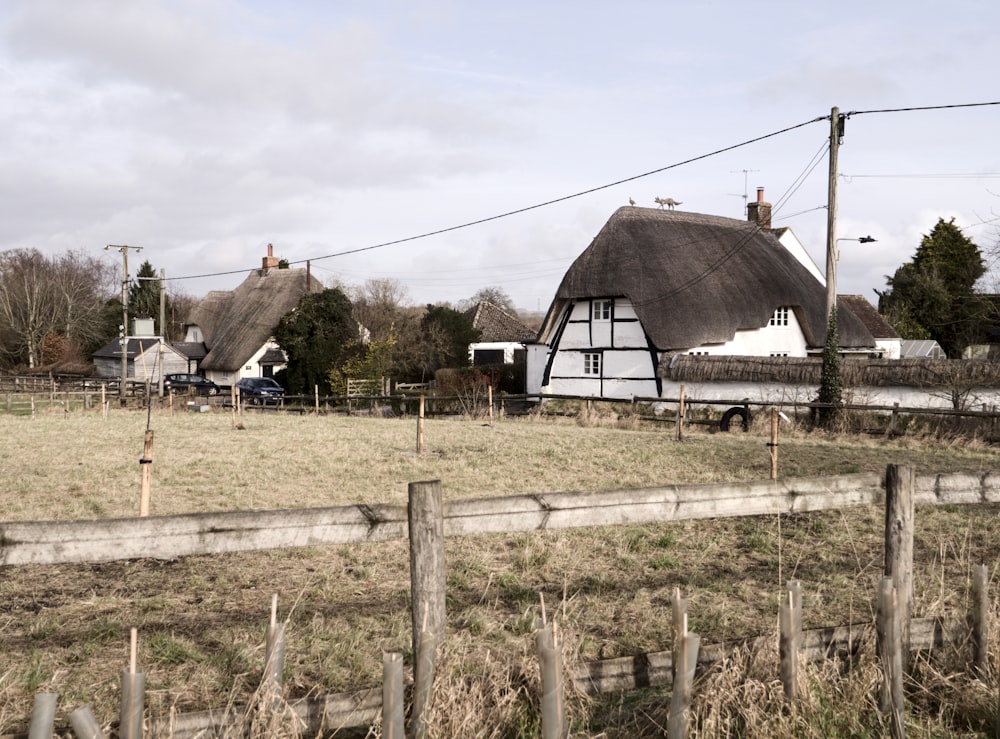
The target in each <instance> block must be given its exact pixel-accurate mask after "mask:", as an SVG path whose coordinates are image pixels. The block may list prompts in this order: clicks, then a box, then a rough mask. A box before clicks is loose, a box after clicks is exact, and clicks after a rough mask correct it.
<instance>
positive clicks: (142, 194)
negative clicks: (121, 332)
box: [0, 0, 1000, 311]
mask: <svg viewBox="0 0 1000 739" xmlns="http://www.w3.org/2000/svg"><path fill="white" fill-rule="evenodd" d="M997 28H1000V4H998V3H996V2H995V0H953V1H952V2H949V3H948V4H947V5H945V6H942V5H941V4H940V3H931V2H927V1H926V0H910V1H909V2H906V3H903V2H892V3H888V2H887V3H874V2H856V1H855V0H845V1H844V2H840V3H837V4H836V5H830V4H821V3H815V4H814V3H804V2H801V1H800V0H795V1H794V2H792V1H789V2H760V3H753V4H747V3H745V2H739V3H737V2H730V1H729V0H701V1H700V2H697V3H696V2H679V1H678V0H672V1H671V0H657V1H652V0H651V1H648V2H646V1H643V0H618V1H617V2H614V3H610V2H607V1H606V0H604V1H603V2H593V1H591V0H579V1H578V2H574V3H552V2H548V3H546V2H538V0H535V1H534V2H524V1H523V0H508V1H506V2H501V3H472V2H458V1H457V0H408V2H379V1H378V0H366V1H362V0H341V1H340V2H325V1H321V0H313V1H308V0H285V1H283V2H281V3H274V2H265V1H264V0H128V1H126V0H74V1H73V2H70V1H68V0H5V1H4V2H3V3H2V4H0V141H3V145H2V146H0V157H2V161H0V204H2V205H0V208H2V211H0V212H2V217H0V251H5V250H8V249H21V248H35V249H38V250H40V251H42V252H43V253H46V254H58V253H62V252H66V251H69V250H73V251H81V252H84V253H87V254H92V255H97V256H100V258H102V259H106V260H108V263H109V264H113V265H115V267H116V268H117V269H119V270H120V269H121V254H120V253H118V252H116V251H114V250H104V246H105V245H107V244H113V245H122V244H126V245H130V246H140V247H142V252H141V253H138V254H134V253H133V254H130V256H129V259H130V263H129V266H130V272H131V274H132V275H134V274H135V270H136V268H137V267H138V265H139V263H140V262H141V261H142V260H148V261H149V262H150V263H151V264H152V265H153V267H154V268H155V269H157V270H160V269H163V270H164V271H165V274H166V277H167V281H168V289H169V290H170V291H171V292H177V293H184V294H187V295H190V296H193V297H200V296H202V295H204V294H206V293H207V292H208V291H210V290H228V289H232V288H234V287H236V285H238V284H239V283H240V282H241V281H242V280H243V279H244V277H245V276H246V273H247V272H248V271H249V270H250V269H253V268H255V267H259V266H260V263H261V258H262V257H263V256H264V255H265V254H266V250H267V245H268V244H273V247H274V254H275V255H276V256H278V257H280V258H283V259H287V260H288V261H289V262H291V263H293V265H295V266H304V265H305V262H306V260H309V264H310V269H311V270H312V273H313V274H314V275H316V276H317V277H319V278H320V279H321V280H323V282H324V283H325V284H327V285H330V286H332V285H338V284H339V285H344V286H356V285H361V284H362V283H364V282H365V281H366V280H369V279H391V280H396V281H398V283H400V285H401V286H402V287H403V288H404V289H405V299H406V300H407V301H408V302H410V303H412V304H415V305H419V304H424V303H431V302H434V303H436V302H440V301H449V302H452V303H454V302H457V301H460V300H462V299H465V298H469V297H471V296H472V295H473V294H475V293H476V292H477V291H478V290H480V289H482V288H487V287H500V288H501V289H502V290H504V291H505V292H506V293H507V294H508V295H509V296H510V297H511V298H512V300H513V302H514V304H515V305H516V306H517V307H518V308H520V309H522V310H524V311H545V310H546V309H547V307H548V305H549V303H550V302H551V300H552V298H553V296H554V294H555V291H556V289H557V287H558V285H559V282H560V280H561V278H562V276H563V274H564V273H565V271H566V269H567V268H568V267H569V265H570V264H571V263H572V261H573V260H574V259H575V258H576V257H577V256H578V255H579V254H580V253H581V252H582V251H583V250H584V249H585V248H586V247H587V246H588V245H589V243H590V241H591V240H592V239H593V237H594V236H595V235H596V234H597V233H598V231H599V230H600V229H601V227H602V226H603V225H604V223H605V222H606V221H607V220H608V219H609V218H610V217H611V215H612V214H613V213H614V211H615V210H616V209H617V208H619V207H621V206H623V205H627V204H628V202H629V199H630V198H631V199H633V200H634V201H635V202H636V203H637V204H638V205H639V206H643V207H651V208H653V207H657V206H656V204H655V203H654V198H656V197H663V198H666V197H671V198H674V199H675V200H677V201H681V202H682V205H680V206H679V208H680V209H682V210H689V211H694V212H699V213H706V214H711V215H720V216H727V217H732V218H744V217H745V216H744V212H745V211H744V206H745V202H746V199H748V198H749V199H751V200H753V199H756V197H757V196H756V192H757V188H758V187H763V188H765V190H764V193H765V194H764V197H765V199H766V200H767V201H768V202H771V203H773V204H774V215H773V223H774V225H775V226H788V227H790V228H791V229H792V230H793V231H794V233H795V234H796V236H797V237H798V238H799V240H800V241H801V242H802V243H803V244H805V246H806V248H807V249H808V251H809V252H810V254H811V255H812V256H813V258H814V259H815V261H816V262H817V263H818V264H819V265H820V266H821V268H823V267H824V265H825V256H824V255H825V245H826V229H827V210H826V203H827V188H828V173H829V165H828V159H827V153H826V148H827V145H828V144H829V139H830V123H829V116H830V113H831V109H832V108H833V107H834V106H836V107H838V108H839V109H840V111H841V112H842V113H848V112H849V113H852V114H851V115H850V116H849V117H848V118H847V119H846V127H845V131H844V138H843V142H842V145H841V147H840V150H839V167H838V178H837V193H838V197H837V199H838V207H837V227H836V234H837V238H839V239H843V241H839V242H838V246H839V250H840V255H841V256H840V261H839V264H838V270H837V278H838V279H837V285H838V292H840V293H853V294H861V295H864V296H866V297H868V298H869V299H870V300H872V302H877V295H876V293H875V291H876V290H884V289H886V276H887V275H892V274H893V273H894V272H895V270H896V268H897V267H899V266H900V265H901V264H902V263H904V262H905V261H907V260H908V259H910V258H911V257H912V256H913V253H914V251H915V249H916V247H917V246H918V245H919V243H920V239H921V237H922V235H924V234H927V233H929V232H930V231H931V229H932V228H933V227H934V225H935V223H937V221H938V219H939V218H944V219H946V220H950V219H952V218H954V219H955V223H956V225H958V226H959V227H961V228H962V229H963V231H964V233H965V234H966V235H967V236H968V237H969V238H971V239H972V240H973V241H974V242H975V243H977V244H978V245H979V246H980V248H981V249H982V250H983V252H984V255H985V256H987V257H988V258H989V259H990V260H992V258H993V252H994V251H995V249H996V247H997V245H998V243H1000V135H998V132H1000V105H975V106H973V105H972V104H979V103H991V102H996V101H1000V85H998V84H997V82H996V77H997V70H998V69H1000V45H997V43H996V41H997V38H996V36H997ZM942 106H953V107H942ZM960 106H965V107H960ZM904 109H906V110H904ZM879 111H888V112H879ZM717 152H719V153H717ZM615 183H617V184H615ZM505 214H511V215H505ZM466 224H473V225H468V226H466ZM428 234H430V235H428ZM869 235H870V236H872V237H874V238H875V239H876V240H877V241H876V242H875V243H868V244H861V243H857V242H853V241H851V240H850V239H856V238H858V237H861V236H869Z"/></svg>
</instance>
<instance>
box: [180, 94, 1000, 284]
mask: <svg viewBox="0 0 1000 739" xmlns="http://www.w3.org/2000/svg"><path fill="white" fill-rule="evenodd" d="M994 105H1000V101H995V102H985V103H960V104H953V105H927V106H911V107H906V108H880V109H872V110H853V111H849V112H847V113H844V114H843V117H845V118H849V117H851V116H854V115H866V114H873V113H912V112H917V111H928V110H951V109H958V108H977V107H985V106H994ZM829 119H830V116H829V115H823V116H818V117H816V118H812V119H810V120H808V121H804V122H802V123H797V124H795V125H792V126H788V127H786V128H782V129H779V130H777V131H772V132H771V133H767V134H764V135H762V136H757V137H755V138H752V139H747V140H746V141H742V142H740V143H738V144H733V145H731V146H726V147H723V148H721V149H716V150H715V151H711V152H708V153H706V154H701V155H699V156H695V157H691V158H689V159H684V160H682V161H679V162H675V163H673V164H668V165H666V166H664V167H659V168H657V169H653V170H650V171H648V172H643V173H642V174H637V175H633V176H631V177H626V178H623V179H620V180H616V181H614V182H609V183H607V184H604V185H598V186H596V187H592V188H589V189H586V190H581V191H579V192H575V193H572V194H569V195H564V196H562V197H558V198H553V199H551V200H546V201H543V202H540V203H536V204H534V205H528V206H525V207H523V208H517V209H515V210H510V211H506V212H504V213H499V214H497V215H493V216H488V217H486V218H480V219H477V220H473V221H467V222H465V223H460V224H458V225H455V226H448V227H446V228H440V229H436V230H434V231H427V232H424V233H421V234H417V235H415V236H407V237H404V238H401V239H394V240H392V241H384V242H382V243H378V244H371V245H369V246H362V247H358V248H356V249H345V250H344V251H339V252H334V253H332V254H325V255H323V256H319V257H311V258H308V259H299V260H295V261H292V262H288V264H290V265H291V264H305V263H306V262H316V261H320V260H323V259H332V258H334V257H342V256H347V255H349V254H359V253H362V252H366V251H373V250H375V249H383V248H385V247H389V246H397V245H399V244H405V243H408V242H410V241H417V240H419V239H425V238H429V237H431V236H439V235H441V234H445V233H450V232H452V231H458V230H461V229H465V228H470V227H472V226H479V225H482V224H484V223H489V222H490V221H496V220H500V219H501V218H508V217H510V216H514V215H519V214H521V213H527V212H528V211H532V210H537V209H539V208H545V207H547V206H550V205H555V204H557V203H562V202H565V201H567V200H572V199H575V198H579V197H583V196H584V195H591V194H593V193H595V192H600V191H601V190H607V189H609V188H612V187H617V186H618V185H623V184H625V183H627V182H634V181H636V180H640V179H643V178H645V177H650V176H652V175H655V174H660V173H661V172H666V171H668V170H671V169H676V168H678V167H682V166H684V165H686V164H692V163H694V162H698V161H701V160H704V159H709V158H711V157H713V156H718V155H719V154H724V153H726V152H729V151H733V150H735V149H739V148H742V147H744V146H749V145H750V144H755V143H758V142H760V141H764V140H766V139H769V138H773V137H775V136H780V135H781V134H784V133H789V132H790V131H794V130H796V129H798V128H803V127H805V126H808V125H810V124H813V123H818V122H820V121H826V120H829ZM813 167H815V164H814V165H813ZM811 171H812V168H809V170H808V171H807V172H805V173H804V175H802V176H805V175H807V174H808V173H809V172H811ZM796 189H797V188H796ZM792 193H794V190H791V192H790V193H789V195H790V194H792ZM248 269H251V268H249V267H245V268H243V269H235V270H226V271H223V272H211V273H205V274H198V275H186V276H180V277H168V278H166V279H167V280H193V279H200V278H204V277H222V276H225V275H233V274H243V273H245V272H247V270H248Z"/></svg>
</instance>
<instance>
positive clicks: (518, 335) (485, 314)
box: [468, 300, 535, 341]
mask: <svg viewBox="0 0 1000 739" xmlns="http://www.w3.org/2000/svg"><path fill="white" fill-rule="evenodd" d="M468 314H469V315H471V316H472V327H473V328H475V329H479V332H480V334H481V336H480V338H479V340H480V341H534V339H535V331H534V330H533V329H530V328H528V327H527V326H525V325H524V324H523V323H521V320H520V319H519V318H516V317H514V316H512V315H511V314H510V313H508V312H507V311H505V310H504V309H503V308H501V307H500V306H498V305H495V304H494V303H491V302H490V301H488V300H481V301H480V302H479V303H478V304H477V305H476V306H474V307H473V308H471V309H469V311H468Z"/></svg>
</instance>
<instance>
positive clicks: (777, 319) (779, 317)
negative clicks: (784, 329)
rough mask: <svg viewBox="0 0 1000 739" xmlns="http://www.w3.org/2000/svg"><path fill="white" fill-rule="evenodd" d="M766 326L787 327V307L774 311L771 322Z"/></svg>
mask: <svg viewBox="0 0 1000 739" xmlns="http://www.w3.org/2000/svg"><path fill="white" fill-rule="evenodd" d="M767 325H768V326H787V325H788V306H787V305H783V306H781V307H780V308H777V309H775V311H774V315H773V316H771V322H770V323H768V324H767Z"/></svg>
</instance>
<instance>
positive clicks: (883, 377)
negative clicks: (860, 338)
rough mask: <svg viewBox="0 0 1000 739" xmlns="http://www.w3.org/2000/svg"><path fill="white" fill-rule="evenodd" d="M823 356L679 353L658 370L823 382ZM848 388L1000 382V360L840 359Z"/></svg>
mask: <svg viewBox="0 0 1000 739" xmlns="http://www.w3.org/2000/svg"><path fill="white" fill-rule="evenodd" d="M822 367H823V360H822V359H820V358H818V357H816V358H812V357H810V358H799V357H735V356H708V355H691V354H675V355H673V356H665V357H664V358H663V360H662V361H661V362H660V369H659V374H660V376H661V377H663V378H664V379H667V380H671V381H673V382H698V383H710V382H743V383H756V382H759V383H764V384H781V385H813V386H817V387H818V386H819V384H820V380H821V377H822ZM840 374H841V380H842V382H843V384H844V386H845V387H915V388H940V389H947V388H951V387H982V388H994V387H1000V363H998V362H991V361H987V360H977V359H967V360H954V359H953V360H949V359H861V358H857V359H855V358H847V359H844V360H843V361H842V362H841V364H840Z"/></svg>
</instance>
